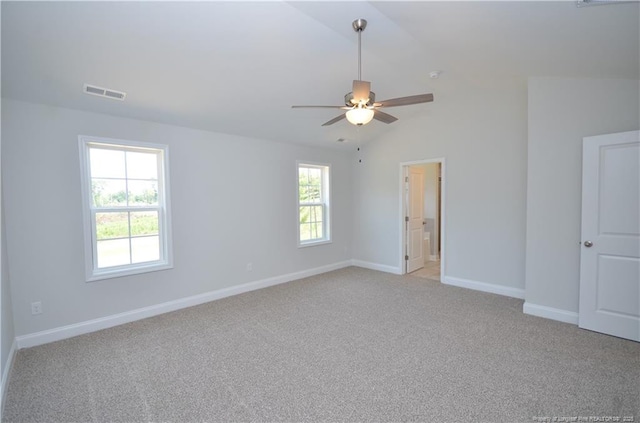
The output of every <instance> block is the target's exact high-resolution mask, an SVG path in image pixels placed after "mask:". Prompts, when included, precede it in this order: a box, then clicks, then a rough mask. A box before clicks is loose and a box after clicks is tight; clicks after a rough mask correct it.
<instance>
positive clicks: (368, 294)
mask: <svg viewBox="0 0 640 423" xmlns="http://www.w3.org/2000/svg"><path fill="white" fill-rule="evenodd" d="M554 417H557V418H569V419H570V418H576V420H557V421H605V420H594V419H593V417H597V418H607V417H615V418H620V420H619V421H623V420H622V419H623V418H624V417H633V418H634V420H633V421H636V422H639V421H640V344H638V343H634V342H631V341H625V340H622V339H618V338H614V337H610V336H606V335H602V334H597V333H593V332H589V331H584V330H581V329H578V328H577V327H575V326H573V325H568V324H564V323H559V322H555V321H551V320H546V319H541V318H537V317H532V316H527V315H524V314H523V313H522V301H520V300H516V299H513V298H507V297H501V296H497V295H492V294H485V293H481V292H475V291H470V290H465V289H462V288H456V287H450V286H446V285H442V284H440V283H438V282H435V281H430V280H427V279H423V278H416V277H411V276H404V277H401V276H393V275H389V274H385V273H380V272H375V271H370V270H365V269H360V268H356V267H350V268H346V269H342V270H338V271H334V272H330V273H326V274H323V275H318V276H315V277H311V278H307V279H303V280H300V281H296V282H291V283H288V284H284V285H279V286H275V287H271V288H267V289H263V290H260V291H254V292H251V293H247V294H243V295H239V296H235V297H231V298H227V299H223V300H219V301H215V302H212V303H209V304H205V305H201V306H198V307H192V308H189V309H185V310H180V311H177V312H173V313H169V314H165V315H162V316H158V317H154V318H150V319H146V320H142V321H138V322H134V323H130V324H127V325H123V326H119V327H116V328H112V329H108V330H104V331H101V332H96V333H93V334H89V335H84V336H79V337H76V338H72V339H68V340H65V341H60V342H56V343H52V344H48V345H43V346H40V347H35V348H30V349H25V350H21V351H19V352H18V355H17V357H16V360H15V364H14V369H13V373H12V375H11V380H10V382H9V386H8V393H7V399H6V405H5V408H4V416H3V418H4V421H15V422H74V421H75V422H91V421H100V422H111V421H114V422H115V421H128V422H138V421H153V422H195V421H209V422H212V421H265V422H274V421H379V422H386V421H424V422H533V421H545V420H544V419H545V418H548V419H549V420H548V421H553V418H554ZM578 418H584V419H589V418H591V420H577V419H578ZM607 421H615V420H607Z"/></svg>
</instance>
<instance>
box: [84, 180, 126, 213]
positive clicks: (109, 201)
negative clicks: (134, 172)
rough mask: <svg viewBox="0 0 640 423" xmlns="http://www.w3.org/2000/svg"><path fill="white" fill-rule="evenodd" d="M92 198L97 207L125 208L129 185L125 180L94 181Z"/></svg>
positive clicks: (92, 183) (92, 181)
mask: <svg viewBox="0 0 640 423" xmlns="http://www.w3.org/2000/svg"><path fill="white" fill-rule="evenodd" d="M91 196H92V197H93V205H94V206H95V207H113V206H125V205H126V204H127V184H126V182H125V180H124V179H122V180H119V179H92V180H91Z"/></svg>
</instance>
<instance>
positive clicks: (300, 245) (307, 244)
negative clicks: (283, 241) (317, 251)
mask: <svg viewBox="0 0 640 423" xmlns="http://www.w3.org/2000/svg"><path fill="white" fill-rule="evenodd" d="M332 242H333V241H331V240H330V239H322V240H319V241H307V242H304V243H300V242H298V248H306V247H315V246H316V245H324V244H331V243H332Z"/></svg>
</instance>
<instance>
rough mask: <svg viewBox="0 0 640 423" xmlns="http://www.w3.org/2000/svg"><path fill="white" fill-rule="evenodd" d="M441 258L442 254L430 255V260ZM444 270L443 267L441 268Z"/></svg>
mask: <svg viewBox="0 0 640 423" xmlns="http://www.w3.org/2000/svg"><path fill="white" fill-rule="evenodd" d="M438 260H440V256H439V255H438V254H436V255H435V256H434V255H429V261H438ZM440 270H442V269H440Z"/></svg>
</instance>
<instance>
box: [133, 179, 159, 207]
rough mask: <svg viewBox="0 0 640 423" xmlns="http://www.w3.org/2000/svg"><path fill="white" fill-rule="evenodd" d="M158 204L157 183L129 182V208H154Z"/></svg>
mask: <svg viewBox="0 0 640 423" xmlns="http://www.w3.org/2000/svg"><path fill="white" fill-rule="evenodd" d="M157 204H158V183H157V182H155V181H131V180H130V181H129V205H130V206H155V205H157Z"/></svg>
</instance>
